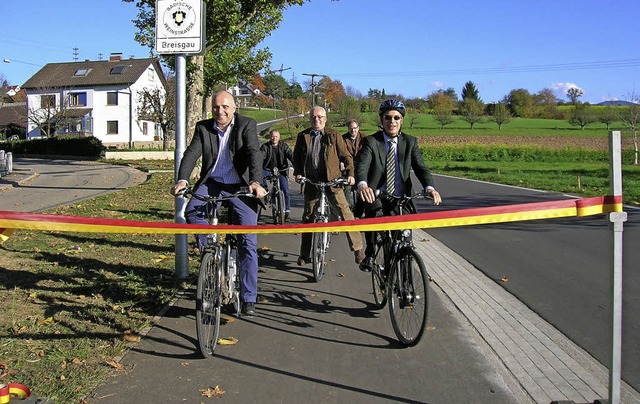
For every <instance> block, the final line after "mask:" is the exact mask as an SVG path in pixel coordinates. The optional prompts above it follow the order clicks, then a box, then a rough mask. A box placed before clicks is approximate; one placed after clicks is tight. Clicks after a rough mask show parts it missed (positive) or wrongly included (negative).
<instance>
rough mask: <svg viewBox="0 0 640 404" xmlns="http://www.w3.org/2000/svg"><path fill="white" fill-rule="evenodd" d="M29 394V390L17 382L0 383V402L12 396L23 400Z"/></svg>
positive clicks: (3, 403) (8, 399) (2, 403)
mask: <svg viewBox="0 0 640 404" xmlns="http://www.w3.org/2000/svg"><path fill="white" fill-rule="evenodd" d="M30 395H31V390H29V388H28V387H27V386H25V385H22V384H19V383H7V384H0V404H6V403H8V402H9V401H10V400H11V399H12V398H14V397H17V398H19V399H20V400H24V399H25V398H27V397H29V396H30Z"/></svg>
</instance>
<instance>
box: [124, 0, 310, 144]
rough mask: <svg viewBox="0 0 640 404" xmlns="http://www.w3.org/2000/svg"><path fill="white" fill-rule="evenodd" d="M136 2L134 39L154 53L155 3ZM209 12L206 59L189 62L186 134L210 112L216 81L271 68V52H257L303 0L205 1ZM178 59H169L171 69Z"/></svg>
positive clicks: (245, 76)
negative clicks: (284, 15) (290, 9)
mask: <svg viewBox="0 0 640 404" xmlns="http://www.w3.org/2000/svg"><path fill="white" fill-rule="evenodd" d="M122 1H124V2H127V3H132V2H134V1H135V4H136V7H138V10H139V11H138V18H137V19H135V20H134V25H135V27H136V28H137V29H138V32H137V33H136V35H135V40H136V41H138V42H139V43H140V44H142V45H143V46H148V47H149V48H151V49H153V47H154V39H155V20H156V18H155V4H156V1H155V0H122ZM204 2H205V4H206V8H207V13H206V32H205V33H204V40H205V43H206V48H205V52H204V56H203V55H196V56H190V57H188V58H187V75H188V77H187V82H188V85H187V97H186V98H187V136H188V137H189V138H190V137H191V136H192V134H193V130H194V128H195V123H196V121H198V120H200V119H201V118H202V116H203V115H204V112H205V110H206V103H205V102H204V100H205V99H206V98H207V97H208V96H210V95H211V93H212V91H213V89H214V88H216V86H217V84H218V83H222V82H227V83H229V82H236V81H237V80H238V79H244V80H246V81H249V79H250V78H251V77H253V76H254V75H255V74H256V73H257V72H258V71H259V70H261V69H263V68H265V67H267V66H268V65H269V64H270V59H271V53H270V52H269V51H268V50H267V49H261V50H255V48H256V46H257V45H258V44H260V43H261V42H262V40H263V39H264V38H265V37H266V36H267V35H269V34H270V33H271V31H273V30H274V29H276V28H277V27H278V25H279V24H280V22H281V21H282V12H283V11H284V10H285V9H286V8H287V7H289V6H293V5H301V4H303V3H304V2H305V0H237V1H234V2H229V1H227V0H204ZM173 60H174V58H165V61H166V62H167V63H168V64H169V65H171V64H172V63H173Z"/></svg>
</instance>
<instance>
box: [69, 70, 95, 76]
mask: <svg viewBox="0 0 640 404" xmlns="http://www.w3.org/2000/svg"><path fill="white" fill-rule="evenodd" d="M89 72H91V69H78V70H76V72H75V73H74V74H73V75H74V76H75V77H84V76H86V75H88V74H89Z"/></svg>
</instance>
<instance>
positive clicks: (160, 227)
mask: <svg viewBox="0 0 640 404" xmlns="http://www.w3.org/2000/svg"><path fill="white" fill-rule="evenodd" d="M610 212H622V196H598V197H592V198H582V199H566V200H557V201H549V202H534V203H524V204H517V205H504V206H491V207H484V208H470V209H460V210H448V211H439V212H429V213H416V214H411V215H404V216H387V217H379V218H372V219H357V220H347V221H340V222H329V223H301V224H288V225H258V226H238V225H218V226H209V225H194V224H178V223H163V222H142V221H135V220H121V219H102V218H91V217H80V216H62V215H51V214H37V213H22V212H9V211H0V233H2V232H3V230H4V229H25V230H49V231H66V232H79V233H130V234H202V233H212V232H214V229H215V232H216V233H225V234H230V233H233V234H247V233H255V234H272V233H310V232H323V231H335V232H341V231H371V230H401V229H415V228H438V227H453V226H470V225H479V224H492V223H505V222H516V221H525V220H539V219H553V218H561V217H574V216H591V215H597V214H602V213H610ZM0 241H2V240H0Z"/></svg>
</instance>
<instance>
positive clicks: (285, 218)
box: [284, 212, 291, 222]
mask: <svg viewBox="0 0 640 404" xmlns="http://www.w3.org/2000/svg"><path fill="white" fill-rule="evenodd" d="M284 221H285V222H289V221H291V218H290V217H289V212H284Z"/></svg>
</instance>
